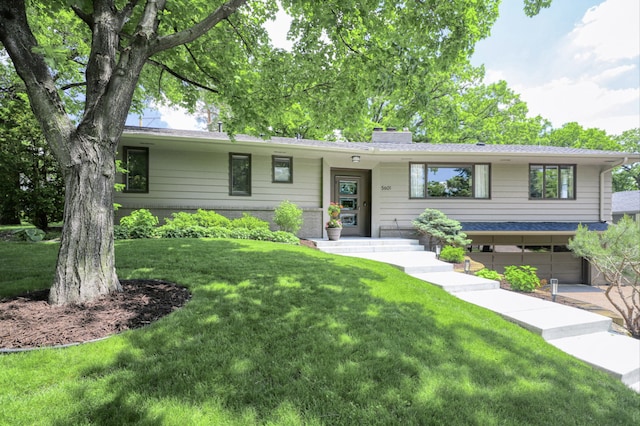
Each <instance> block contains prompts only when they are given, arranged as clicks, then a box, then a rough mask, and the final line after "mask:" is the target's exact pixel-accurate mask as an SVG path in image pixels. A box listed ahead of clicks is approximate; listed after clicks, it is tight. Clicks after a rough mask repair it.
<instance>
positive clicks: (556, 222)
mask: <svg viewBox="0 0 640 426" xmlns="http://www.w3.org/2000/svg"><path fill="white" fill-rule="evenodd" d="M411 138H412V135H411V133H409V132H382V131H380V132H378V131H376V132H374V134H373V140H372V142H371V143H354V142H322V141H314V140H299V139H290V138H273V139H271V140H263V139H260V138H256V137H251V136H245V135H236V137H235V140H234V141H231V140H230V139H229V137H228V136H227V135H226V134H225V133H217V132H213V133H209V132H194V131H179V130H167V129H151V128H132V127H128V128H126V130H125V132H124V134H123V135H122V138H121V140H120V146H119V150H118V151H119V155H120V158H122V159H123V160H124V166H125V168H126V169H127V170H128V171H129V173H128V174H127V175H126V176H124V177H123V179H124V183H125V186H126V188H125V190H124V192H121V193H117V194H116V196H115V198H116V200H115V201H116V202H117V203H119V204H121V205H122V207H121V208H120V209H119V210H118V212H117V214H118V217H121V216H122V215H126V214H128V213H129V212H131V211H132V210H134V209H139V208H148V209H151V210H152V211H153V212H154V213H155V214H156V215H158V216H159V217H161V218H163V217H168V216H170V214H171V213H173V212H176V211H193V210H195V209H198V208H203V209H212V210H215V211H216V212H218V213H220V214H223V215H225V216H227V217H230V218H234V217H239V216H241V215H242V212H249V213H251V214H253V215H255V216H258V217H261V218H263V219H265V220H269V221H271V220H272V217H273V210H274V208H275V207H277V206H278V204H280V202H282V201H283V200H289V201H291V202H293V203H295V204H297V205H298V206H299V207H300V208H302V209H303V211H304V216H303V217H304V227H303V229H302V230H301V232H300V233H299V236H301V237H306V238H321V237H323V236H324V235H325V231H324V223H326V221H327V220H328V216H327V209H326V208H327V206H328V205H329V203H330V202H331V201H336V202H340V203H341V204H342V205H343V206H344V209H343V212H342V220H343V222H344V229H343V233H342V235H343V236H360V237H372V238H378V237H399V236H402V237H409V236H411V235H412V226H411V222H412V221H413V220H414V219H415V218H416V217H417V216H418V215H419V214H420V213H422V212H423V211H424V209H425V208H434V209H438V210H441V211H442V212H444V213H445V214H446V215H447V216H449V217H450V218H453V219H456V220H458V221H460V222H461V223H462V224H463V227H464V228H463V229H464V230H465V232H467V234H468V235H469V237H470V238H471V239H472V240H473V246H472V247H471V250H472V252H471V253H470V255H471V256H472V258H474V259H475V260H478V261H480V262H482V263H484V264H485V265H486V266H487V267H489V268H492V269H496V270H498V271H502V268H503V267H504V266H507V265H516V264H529V265H533V266H536V267H538V268H539V271H538V272H539V276H540V277H541V278H550V277H555V278H558V279H559V280H560V282H561V283H580V282H585V283H590V282H592V277H591V275H592V274H591V272H590V269H589V268H588V265H585V264H584V262H583V261H582V260H581V259H576V258H574V257H573V255H572V254H571V253H570V252H569V251H568V250H567V248H566V244H567V241H568V238H569V237H571V236H572V235H574V233H575V230H576V228H577V226H578V224H579V223H583V224H585V225H587V226H588V227H589V228H590V229H593V230H604V229H606V226H607V223H610V222H611V220H612V214H611V173H610V171H611V169H613V168H614V167H616V166H618V165H620V164H623V163H625V162H629V163H632V162H635V161H640V155H638V154H628V153H620V152H609V151H594V150H584V149H574V148H558V147H548V146H542V147H540V146H529V145H463V144H427V143H412V141H411Z"/></svg>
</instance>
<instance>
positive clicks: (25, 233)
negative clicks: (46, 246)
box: [13, 228, 45, 243]
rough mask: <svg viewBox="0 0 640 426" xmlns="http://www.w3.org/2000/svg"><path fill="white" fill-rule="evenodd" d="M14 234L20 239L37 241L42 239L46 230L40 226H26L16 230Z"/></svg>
mask: <svg viewBox="0 0 640 426" xmlns="http://www.w3.org/2000/svg"><path fill="white" fill-rule="evenodd" d="M13 236H14V238H16V239H17V240H20V241H30V242H32V243H37V242H39V241H42V239H43V238H44V236H45V232H44V231H43V230H42V229H38V228H25V229H19V230H17V231H14V232H13Z"/></svg>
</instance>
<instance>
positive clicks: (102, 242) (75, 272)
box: [49, 139, 122, 305]
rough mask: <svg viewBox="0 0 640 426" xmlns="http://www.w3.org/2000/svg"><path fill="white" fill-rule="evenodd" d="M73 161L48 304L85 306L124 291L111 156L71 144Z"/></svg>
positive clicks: (92, 145) (87, 144)
mask: <svg viewBox="0 0 640 426" xmlns="http://www.w3.org/2000/svg"><path fill="white" fill-rule="evenodd" d="M72 144H73V146H75V147H76V148H77V149H76V155H74V158H75V159H76V160H77V162H76V163H75V164H74V165H73V166H72V167H70V168H68V169H67V170H65V171H64V173H65V208H64V224H63V230H62V241H61V245H60V252H59V254H58V264H57V267H56V273H55V277H54V281H53V286H52V287H51V292H50V294H49V303H51V304H54V305H61V304H66V303H83V302H86V301H89V300H92V299H95V298H97V297H100V296H101V295H105V294H108V293H111V292H114V291H122V287H121V286H120V282H119V281H118V277H117V275H116V269H115V256H114V243H113V216H114V214H113V184H114V178H115V177H114V176H115V152H114V150H113V148H110V147H109V146H108V144H104V145H107V146H103V145H102V144H100V143H97V142H95V140H90V139H83V140H76V141H73V142H72Z"/></svg>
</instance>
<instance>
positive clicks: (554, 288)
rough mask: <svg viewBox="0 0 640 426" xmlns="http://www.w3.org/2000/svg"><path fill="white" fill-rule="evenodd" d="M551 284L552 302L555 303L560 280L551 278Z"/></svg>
mask: <svg viewBox="0 0 640 426" xmlns="http://www.w3.org/2000/svg"><path fill="white" fill-rule="evenodd" d="M549 282H550V283H551V300H553V301H554V302H555V301H556V295H557V294H558V279H557V278H551V280H549Z"/></svg>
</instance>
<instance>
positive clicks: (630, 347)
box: [549, 332, 640, 392]
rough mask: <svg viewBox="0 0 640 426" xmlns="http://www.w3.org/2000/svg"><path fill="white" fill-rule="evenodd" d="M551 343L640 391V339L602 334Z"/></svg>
mask: <svg viewBox="0 0 640 426" xmlns="http://www.w3.org/2000/svg"><path fill="white" fill-rule="evenodd" d="M549 343H551V344H552V345H554V346H555V347H557V348H558V349H561V350H562V351H564V352H566V353H568V354H570V355H573V356H575V357H576V358H578V359H581V360H583V361H584V362H586V363H587V364H590V365H592V366H594V367H596V368H598V369H600V370H603V371H606V372H607V373H609V374H611V375H612V376H614V377H616V378H618V379H620V380H621V381H622V383H624V384H626V385H627V386H629V387H630V388H632V389H634V390H636V391H637V392H640V340H638V339H634V338H632V337H628V336H625V335H622V334H617V333H610V332H600V333H592V334H585V335H582V336H572V337H565V338H559V339H552V340H549Z"/></svg>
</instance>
